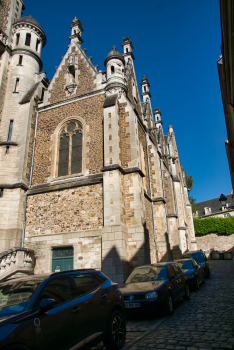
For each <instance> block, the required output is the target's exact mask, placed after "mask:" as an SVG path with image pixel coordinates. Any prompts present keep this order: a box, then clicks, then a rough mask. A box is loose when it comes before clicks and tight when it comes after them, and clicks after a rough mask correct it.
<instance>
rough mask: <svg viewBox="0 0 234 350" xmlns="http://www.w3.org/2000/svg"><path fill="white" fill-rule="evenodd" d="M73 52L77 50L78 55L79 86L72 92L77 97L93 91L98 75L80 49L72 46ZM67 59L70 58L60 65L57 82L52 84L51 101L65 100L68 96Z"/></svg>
mask: <svg viewBox="0 0 234 350" xmlns="http://www.w3.org/2000/svg"><path fill="white" fill-rule="evenodd" d="M72 52H75V53H76V54H77V55H78V70H79V78H78V86H77V89H76V92H75V93H74V94H72V97H75V96H80V95H83V94H86V93H88V92H91V91H93V90H94V88H95V87H96V84H95V83H94V80H95V78H96V76H95V73H94V70H93V69H92V68H91V67H90V63H89V62H87V60H86V58H85V57H84V56H83V55H82V54H81V53H80V52H79V51H78V50H75V48H72ZM67 61H68V59H66V60H65V63H64V65H63V66H62V67H60V71H59V74H58V77H57V78H55V82H54V83H53V84H52V90H51V95H50V98H49V103H55V102H58V101H64V100H67V98H68V97H67V95H66V91H65V86H66V79H65V75H66V73H67Z"/></svg>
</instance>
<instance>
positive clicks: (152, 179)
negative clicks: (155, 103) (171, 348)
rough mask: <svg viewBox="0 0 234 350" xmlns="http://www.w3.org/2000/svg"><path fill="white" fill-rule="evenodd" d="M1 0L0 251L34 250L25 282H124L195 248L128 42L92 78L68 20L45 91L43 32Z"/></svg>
mask: <svg viewBox="0 0 234 350" xmlns="http://www.w3.org/2000/svg"><path fill="white" fill-rule="evenodd" d="M3 2H5V3H6V5H7V4H8V5H7V6H5V8H4V11H5V12H3V13H2V14H1V15H3V17H4V18H5V20H4V23H2V24H1V25H2V27H1V28H2V29H1V33H3V34H2V37H1V38H2V41H1V58H0V60H1V61H0V62H1V67H0V74H1V75H0V79H1V81H2V82H4V83H2V84H1V91H0V98H1V101H2V103H1V105H2V106H3V107H2V110H1V111H0V113H1V122H0V162H1V168H0V188H1V197H0V216H1V227H0V239H1V242H0V249H1V251H4V250H7V249H9V248H13V247H16V246H19V245H21V246H24V247H26V248H29V249H31V250H33V251H34V257H35V264H34V265H35V266H34V273H44V272H50V271H59V270H61V269H70V268H74V269H77V268H91V267H93V268H99V269H102V271H103V272H104V273H106V274H107V275H108V276H109V277H110V278H112V279H113V280H114V281H117V282H121V281H122V280H123V279H125V278H126V276H127V275H128V274H129V272H131V270H132V269H133V268H134V267H135V266H137V265H142V264H146V263H155V262H157V261H169V260H173V259H177V258H179V257H180V256H181V253H183V252H184V251H185V250H187V249H189V250H191V249H196V239H195V233H194V228H193V219H192V211H191V205H190V203H189V200H188V192H187V187H186V181H185V173H184V170H183V167H182V165H181V163H180V159H179V154H178V149H177V145H176V139H175V133H174V130H173V127H172V126H169V127H168V129H167V133H166V135H165V134H164V131H163V123H162V119H161V112H160V110H159V108H155V109H154V110H153V109H152V106H151V100H150V98H151V94H150V84H149V82H148V79H147V78H146V77H145V76H143V78H142V81H141V86H140V87H139V86H138V84H137V78H136V73H135V69H134V55H133V52H132V50H133V45H132V42H131V40H130V38H129V37H127V38H124V39H123V43H122V47H123V53H120V52H118V51H117V50H116V48H115V47H113V48H112V51H111V52H110V53H109V54H108V55H107V57H105V56H104V59H105V62H104V63H105V67H106V71H98V70H97V67H96V66H93V64H92V63H91V60H90V58H88V57H87V56H86V53H85V51H86V50H83V49H82V47H81V46H82V43H83V39H82V37H81V36H82V31H83V28H82V24H81V22H80V21H79V19H77V18H74V20H73V21H72V24H71V25H70V29H71V35H70V37H69V38H70V45H69V47H68V50H67V52H65V54H64V57H63V59H62V61H61V63H60V65H59V67H58V68H57V70H56V73H55V75H54V77H53V79H52V80H51V81H50V82H49V81H48V79H47V78H46V76H45V73H40V72H41V69H42V62H41V59H40V53H41V49H42V48H43V46H44V45H45V44H46V36H45V33H44V32H43V30H42V28H41V26H40V25H39V23H38V22H37V21H36V20H34V19H33V18H32V17H31V16H29V17H22V18H21V17H20V16H19V17H14V14H15V11H13V12H12V11H11V9H12V7H13V8H16V7H17V6H18V7H20V6H21V9H22V7H23V1H21V0H11V1H10V0H3ZM0 11H3V10H0ZM19 12H21V11H19ZM1 17H2V16H1ZM4 38H5V39H4ZM4 40H5V42H4Z"/></svg>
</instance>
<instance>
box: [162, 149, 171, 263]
mask: <svg viewBox="0 0 234 350" xmlns="http://www.w3.org/2000/svg"><path fill="white" fill-rule="evenodd" d="M160 169H161V178H162V188H163V199H164V207H165V214H166V221H167V237H168V244H169V249H170V257H171V261H172V260H173V259H172V252H171V241H170V233H169V224H168V218H167V205H166V200H165V189H164V183H163V172H162V158H161V155H160Z"/></svg>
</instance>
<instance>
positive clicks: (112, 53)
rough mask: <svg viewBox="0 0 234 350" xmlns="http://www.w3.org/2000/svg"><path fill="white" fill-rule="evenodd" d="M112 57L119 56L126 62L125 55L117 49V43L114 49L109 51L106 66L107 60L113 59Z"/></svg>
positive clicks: (105, 62)
mask: <svg viewBox="0 0 234 350" xmlns="http://www.w3.org/2000/svg"><path fill="white" fill-rule="evenodd" d="M112 58H118V59H119V60H121V61H122V62H123V64H124V57H123V55H122V54H121V53H120V52H119V51H117V50H116V47H115V45H114V46H113V47H112V51H111V52H109V53H108V55H107V57H106V59H105V61H104V64H105V66H106V64H107V62H108V61H109V60H111V59H112Z"/></svg>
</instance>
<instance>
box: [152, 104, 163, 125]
mask: <svg viewBox="0 0 234 350" xmlns="http://www.w3.org/2000/svg"><path fill="white" fill-rule="evenodd" d="M161 116H162V114H161V112H160V108H154V118H155V126H156V127H158V126H159V125H163V122H162V120H161Z"/></svg>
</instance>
